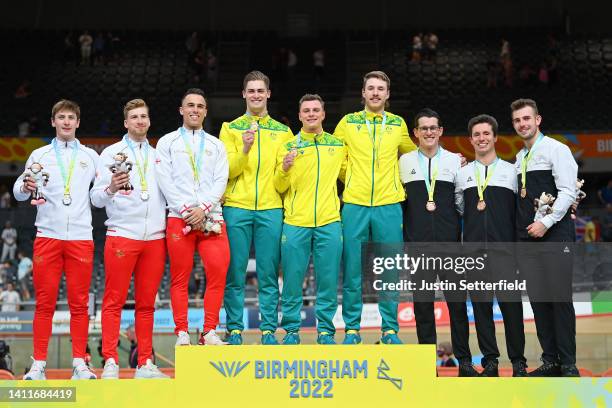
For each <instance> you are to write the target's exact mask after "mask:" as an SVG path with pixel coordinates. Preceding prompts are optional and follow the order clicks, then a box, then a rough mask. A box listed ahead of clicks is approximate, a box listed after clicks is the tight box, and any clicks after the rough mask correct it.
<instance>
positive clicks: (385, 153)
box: [334, 109, 416, 344]
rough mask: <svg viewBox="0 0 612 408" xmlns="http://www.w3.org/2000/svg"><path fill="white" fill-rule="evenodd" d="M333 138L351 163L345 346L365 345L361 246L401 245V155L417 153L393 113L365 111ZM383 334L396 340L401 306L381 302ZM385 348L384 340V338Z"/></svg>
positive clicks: (346, 120) (345, 223)
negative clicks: (374, 244)
mask: <svg viewBox="0 0 612 408" xmlns="http://www.w3.org/2000/svg"><path fill="white" fill-rule="evenodd" d="M334 136H336V137H337V138H339V139H341V140H342V141H343V142H344V144H345V145H346V147H347V151H348V162H347V169H346V181H345V189H344V193H343V196H342V198H343V201H344V207H343V209H342V227H343V237H344V253H343V260H344V275H343V276H344V279H343V287H342V294H343V298H342V317H343V319H344V322H345V325H346V327H345V331H346V333H347V336H346V337H345V341H344V342H345V344H354V343H359V342H361V337H360V336H359V335H358V331H359V329H360V322H361V311H362V307H363V303H362V296H361V244H362V243H363V242H367V241H369V240H371V241H373V242H380V243H385V242H387V243H393V242H402V240H403V236H402V209H401V205H400V202H401V201H403V200H404V198H405V193H404V189H403V187H402V184H401V182H400V178H399V168H398V152H400V153H407V152H409V151H412V150H414V149H416V146H415V145H414V143H413V142H412V140H411V139H410V137H409V135H408V128H407V126H406V123H405V121H404V120H403V119H402V118H401V117H400V116H398V115H394V114H393V113H390V112H384V111H383V112H382V113H379V114H374V113H372V112H370V111H368V110H366V109H364V110H363V111H360V112H354V113H350V114H348V115H346V116H344V117H343V118H342V119H341V120H340V122H339V123H338V125H337V127H336V130H335V131H334ZM378 307H379V311H380V314H381V316H382V331H383V333H387V332H389V333H392V334H393V335H394V336H395V337H396V338H397V336H396V334H395V333H396V332H397V331H398V330H399V326H398V322H397V307H398V303H397V300H381V301H380V302H379V306H378ZM383 342H385V341H384V336H383Z"/></svg>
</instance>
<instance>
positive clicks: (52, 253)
mask: <svg viewBox="0 0 612 408" xmlns="http://www.w3.org/2000/svg"><path fill="white" fill-rule="evenodd" d="M93 250H94V244H93V241H88V240H79V241H63V240H61V239H53V238H44V237H37V238H36V239H35V240H34V256H33V258H34V266H33V271H32V272H33V279H34V291H35V294H36V311H35V312H34V324H33V335H34V359H35V360H46V359H47V347H48V346H49V337H50V336H51V327H52V322H53V313H54V312H55V304H56V302H57V292H58V290H59V286H60V281H61V278H62V272H65V273H66V288H67V294H68V307H69V308H70V336H71V337H72V356H73V357H74V358H85V356H86V353H85V350H86V348H87V332H88V330H89V316H88V314H87V301H88V300H89V285H90V283H91V272H92V269H93Z"/></svg>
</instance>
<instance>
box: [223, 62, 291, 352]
mask: <svg viewBox="0 0 612 408" xmlns="http://www.w3.org/2000/svg"><path fill="white" fill-rule="evenodd" d="M242 97H243V98H244V100H245V102H246V113H245V114H244V115H242V116H240V117H239V118H237V119H234V120H233V121H231V122H225V123H223V126H222V128H221V133H220V136H219V138H220V139H221V141H222V142H223V143H224V145H225V148H226V150H227V156H228V160H229V182H228V185H227V190H226V192H225V205H224V208H223V216H224V218H225V222H226V223H227V235H228V238H229V242H230V248H231V257H230V265H229V270H228V272H227V286H226V288H225V299H224V305H225V311H226V313H227V330H228V336H227V339H226V340H227V341H228V343H229V344H231V345H239V344H242V330H244V323H243V313H244V290H245V281H246V270H247V263H248V261H249V253H250V250H251V243H252V242H253V241H254V245H255V260H256V263H257V282H258V291H259V293H258V295H259V311H260V314H261V324H260V326H259V328H260V330H261V343H262V344H266V345H274V344H278V341H277V340H276V337H275V336H274V333H275V331H276V329H277V327H278V299H279V291H278V264H279V261H280V241H281V231H282V228H283V210H282V208H283V202H282V199H281V196H280V194H279V193H278V191H276V189H275V188H274V182H273V178H274V171H275V167H276V155H277V152H278V149H279V147H280V146H282V145H284V144H285V143H287V142H288V141H289V139H291V138H292V137H293V133H291V130H290V129H289V128H288V127H287V126H285V125H283V124H282V123H280V122H278V121H276V120H274V119H272V118H271V117H270V115H268V99H269V98H270V80H269V78H268V77H267V76H266V75H265V74H263V73H262V72H259V71H252V72H249V73H248V74H247V75H246V76H245V77H244V81H243V91H242Z"/></svg>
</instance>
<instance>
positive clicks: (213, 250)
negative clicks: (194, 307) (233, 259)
mask: <svg viewBox="0 0 612 408" xmlns="http://www.w3.org/2000/svg"><path fill="white" fill-rule="evenodd" d="M183 227H185V222H184V221H183V220H182V219H180V218H175V217H169V218H168V226H167V228H166V242H167V244H168V255H169V256H170V276H171V278H172V281H171V286H170V300H171V301H172V314H173V317H174V324H175V326H176V327H175V329H174V332H175V333H177V334H178V332H179V331H187V328H188V323H187V302H188V297H189V294H188V286H189V277H190V276H191V271H192V269H193V254H194V252H195V250H196V249H197V250H198V252H199V254H200V257H201V258H202V263H203V265H204V273H205V274H206V275H205V277H206V292H205V293H204V331H205V332H207V331H209V330H214V329H215V328H216V327H217V325H218V324H219V310H220V309H221V303H222V302H223V293H224V291H225V277H226V275H227V268H228V266H229V256H230V253H229V243H228V241H227V232H226V231H225V225H223V230H222V232H221V234H214V233H209V234H204V233H203V232H201V231H191V232H190V233H189V234H187V235H183V232H182V229H183Z"/></svg>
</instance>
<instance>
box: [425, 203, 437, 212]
mask: <svg viewBox="0 0 612 408" xmlns="http://www.w3.org/2000/svg"><path fill="white" fill-rule="evenodd" d="M425 208H427V211H429V212H434V211H436V203H435V202H433V201H428V202H427V204H425Z"/></svg>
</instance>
